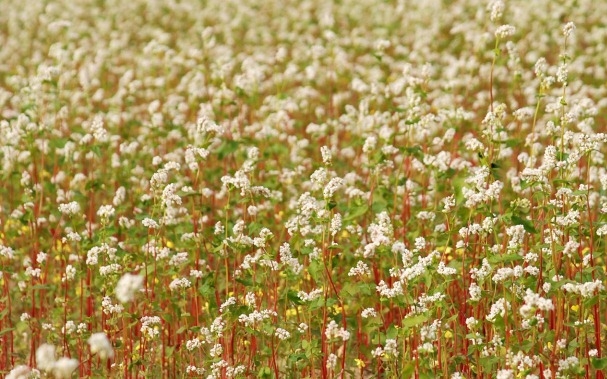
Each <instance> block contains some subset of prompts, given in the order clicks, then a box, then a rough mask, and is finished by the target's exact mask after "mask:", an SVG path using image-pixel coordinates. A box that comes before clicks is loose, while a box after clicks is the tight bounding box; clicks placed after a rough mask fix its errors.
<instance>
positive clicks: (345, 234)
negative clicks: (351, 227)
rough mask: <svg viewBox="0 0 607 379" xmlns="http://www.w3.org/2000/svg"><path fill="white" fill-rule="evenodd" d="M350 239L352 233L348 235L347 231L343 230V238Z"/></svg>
mask: <svg viewBox="0 0 607 379" xmlns="http://www.w3.org/2000/svg"><path fill="white" fill-rule="evenodd" d="M348 237H350V233H348V231H347V230H342V231H341V238H348Z"/></svg>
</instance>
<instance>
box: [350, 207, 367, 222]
mask: <svg viewBox="0 0 607 379" xmlns="http://www.w3.org/2000/svg"><path fill="white" fill-rule="evenodd" d="M368 210H369V206H367V204H361V205H359V206H356V207H352V208H351V209H350V213H349V214H348V215H347V216H346V217H344V221H351V220H354V219H356V218H358V217H360V216H362V215H364V214H365V213H367V211H368Z"/></svg>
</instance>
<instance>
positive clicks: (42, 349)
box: [36, 343, 55, 371]
mask: <svg viewBox="0 0 607 379" xmlns="http://www.w3.org/2000/svg"><path fill="white" fill-rule="evenodd" d="M36 363H37V364H38V368H39V369H40V370H42V371H51V370H52V369H53V366H54V365H55V346H53V345H51V344H48V343H43V344H42V345H40V346H39V347H38V349H37V350H36Z"/></svg>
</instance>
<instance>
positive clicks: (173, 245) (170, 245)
mask: <svg viewBox="0 0 607 379" xmlns="http://www.w3.org/2000/svg"><path fill="white" fill-rule="evenodd" d="M167 247H168V248H169V249H172V248H174V247H175V244H174V243H173V241H167Z"/></svg>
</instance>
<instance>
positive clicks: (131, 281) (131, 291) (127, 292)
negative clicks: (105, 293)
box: [116, 274, 143, 303]
mask: <svg viewBox="0 0 607 379" xmlns="http://www.w3.org/2000/svg"><path fill="white" fill-rule="evenodd" d="M142 286H143V276H141V275H133V274H124V275H123V276H122V278H120V280H119V281H118V285H116V297H117V298H118V300H119V301H120V302H121V303H128V302H130V301H133V299H134V298H135V293H136V292H137V291H139V290H140V289H141V287H142Z"/></svg>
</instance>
